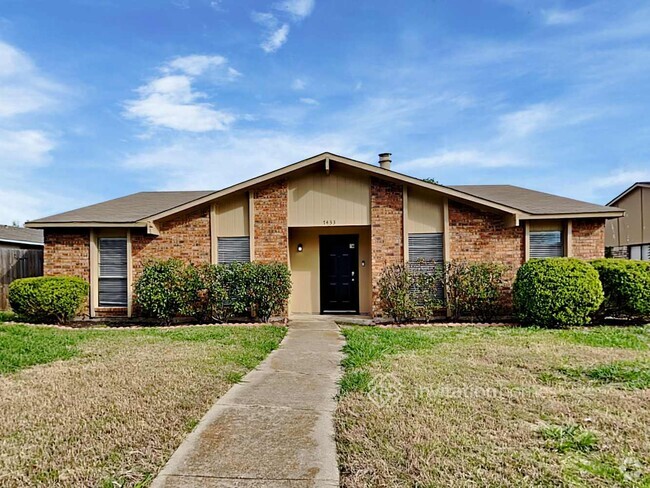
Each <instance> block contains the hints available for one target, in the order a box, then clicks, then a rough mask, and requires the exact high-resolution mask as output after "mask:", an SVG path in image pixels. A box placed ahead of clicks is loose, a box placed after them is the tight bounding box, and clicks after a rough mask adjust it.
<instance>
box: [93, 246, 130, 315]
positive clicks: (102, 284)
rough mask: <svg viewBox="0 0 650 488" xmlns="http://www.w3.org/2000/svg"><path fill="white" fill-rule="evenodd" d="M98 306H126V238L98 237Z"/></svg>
mask: <svg viewBox="0 0 650 488" xmlns="http://www.w3.org/2000/svg"><path fill="white" fill-rule="evenodd" d="M99 306H100V307H126V306H127V256H126V238H123V237H119V238H117V237H110V238H109V237H106V238H100V239H99Z"/></svg>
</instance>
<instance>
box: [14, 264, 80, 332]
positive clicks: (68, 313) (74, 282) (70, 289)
mask: <svg viewBox="0 0 650 488" xmlns="http://www.w3.org/2000/svg"><path fill="white" fill-rule="evenodd" d="M88 291H89V285H88V283H87V282H86V281H84V280H82V279H81V278H73V277H67V276H41V277H37V278H22V279H18V280H15V281H14V282H13V283H11V285H9V304H10V305H11V308H12V309H13V311H14V312H16V313H17V314H18V315H20V316H23V317H25V318H27V319H28V320H30V321H34V322H46V323H50V322H56V323H59V324H63V323H66V322H69V321H70V320H72V319H73V318H74V317H75V315H77V313H79V311H80V310H81V307H82V306H83V304H84V302H85V300H86V299H87V298H88Z"/></svg>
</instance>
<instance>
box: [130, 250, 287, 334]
mask: <svg viewBox="0 0 650 488" xmlns="http://www.w3.org/2000/svg"><path fill="white" fill-rule="evenodd" d="M290 293H291V274H290V272H289V268H288V267H287V265H286V264H281V263H256V262H253V263H231V264H218V265H199V266H195V265H193V264H188V265H185V264H184V263H183V262H182V261H179V260H175V259H170V260H167V261H150V262H148V263H147V264H146V265H145V267H144V270H143V272H142V275H141V276H140V278H139V279H138V281H137V282H136V285H135V295H136V298H135V299H136V303H137V304H138V305H139V306H140V308H141V310H142V312H143V313H144V314H145V315H148V316H150V317H155V318H157V319H159V320H161V321H162V322H164V323H170V322H171V320H172V319H173V318H175V317H178V316H186V317H193V318H194V319H196V320H198V321H201V322H206V321H213V320H216V321H218V322H226V321H228V320H230V319H231V318H232V317H234V316H241V315H248V316H255V317H257V318H258V319H259V320H261V321H262V322H268V320H269V319H270V318H271V316H272V315H273V314H277V313H281V312H282V311H283V308H284V307H285V305H286V302H287V300H288V299H289V294H290Z"/></svg>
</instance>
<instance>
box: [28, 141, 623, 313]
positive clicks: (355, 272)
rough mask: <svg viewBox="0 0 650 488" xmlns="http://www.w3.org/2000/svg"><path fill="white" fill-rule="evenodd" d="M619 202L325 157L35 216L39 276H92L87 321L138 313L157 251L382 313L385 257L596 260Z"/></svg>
mask: <svg viewBox="0 0 650 488" xmlns="http://www.w3.org/2000/svg"><path fill="white" fill-rule="evenodd" d="M622 215H623V211H621V210H619V209H617V208H613V207H604V206H600V205H594V204H591V203H586V202H580V201H577V200H571V199H568V198H563V197H559V196H554V195H549V194H546V193H540V192H536V191H532V190H527V189H525V188H519V187H514V186H509V185H481V186H442V185H438V184H432V183H428V182H425V181H422V180H420V179H417V178H413V177H410V176H407V175H403V174H400V173H397V172H395V171H391V169H390V154H388V153H384V154H381V155H380V161H379V165H371V164H367V163H362V162H359V161H355V160H352V159H349V158H346V157H341V156H337V155H335V154H331V153H323V154H319V155H317V156H314V157H311V158H309V159H305V160H303V161H300V162H297V163H294V164H291V165H289V166H286V167H283V168H281V169H278V170H276V171H273V172H271V173H268V174H265V175H262V176H260V177H257V178H253V179H251V180H248V181H244V182H242V183H239V184H236V185H233V186H231V187H228V188H225V189H223V190H219V191H203V192H197V191H186V192H142V193H136V194H133V195H128V196H126V197H122V198H117V199H115V200H110V201H107V202H104V203H99V204H96V205H91V206H89V207H84V208H81V209H78V210H72V211H70V212H65V213H62V214H58V215H54V216H51V217H46V218H43V219H39V220H34V221H32V222H29V223H28V224H27V225H28V226H29V227H32V228H40V229H44V230H45V274H47V275H72V276H79V277H81V278H83V279H85V280H88V281H89V282H90V284H91V294H90V297H89V303H88V308H87V313H88V314H89V315H90V316H92V317H100V316H127V315H128V316H130V315H131V313H132V301H133V298H132V287H133V283H134V282H135V280H137V278H138V275H139V274H140V273H141V271H142V268H143V265H144V263H145V262H146V261H147V260H149V259H152V258H157V259H158V258H163V259H164V258H172V257H174V258H180V259H183V260H185V261H188V262H193V263H227V262H231V261H236V260H243V261H247V260H257V261H266V262H269V261H280V262H284V263H287V264H288V265H289V267H290V269H291V274H292V280H293V291H292V295H291V298H290V302H289V312H291V313H328V312H336V313H341V312H354V313H362V314H372V315H375V314H378V313H379V312H380V310H379V304H378V287H377V283H378V279H379V276H380V274H381V272H382V270H383V269H384V267H385V266H386V265H390V264H392V263H399V262H403V261H409V260H415V259H418V258H421V257H424V258H428V259H434V260H436V261H449V260H467V261H498V262H502V263H505V264H507V265H509V267H510V269H511V272H510V278H512V277H514V272H515V271H516V269H517V268H518V267H519V266H520V265H521V264H522V263H524V262H525V261H526V260H527V259H529V258H530V257H543V256H575V257H578V258H583V259H591V258H597V257H601V256H603V254H604V249H605V221H606V219H609V218H618V217H621V216H622Z"/></svg>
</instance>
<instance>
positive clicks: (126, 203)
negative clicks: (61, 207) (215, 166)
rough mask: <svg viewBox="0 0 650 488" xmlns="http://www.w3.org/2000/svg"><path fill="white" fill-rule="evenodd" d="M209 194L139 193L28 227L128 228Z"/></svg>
mask: <svg viewBox="0 0 650 488" xmlns="http://www.w3.org/2000/svg"><path fill="white" fill-rule="evenodd" d="M211 193H214V191H143V192H140V193H133V194H132V195H127V196H125V197H120V198H115V199H113V200H108V201H107V202H102V203H97V204H95V205H89V206H87V207H82V208H78V209H76V210H71V211H69V212H63V213H60V214H56V215H52V216H50V217H45V218H42V219H38V220H32V221H30V222H29V223H30V224H38V223H84V224H85V223H89V222H93V223H97V224H113V223H116V224H132V223H136V222H139V221H142V220H145V219H147V218H148V217H151V216H152V215H156V214H159V213H160V212H164V211H168V210H171V209H173V208H175V207H178V206H179V205H184V204H187V203H190V202H192V201H194V200H196V199H198V198H201V197H204V196H206V195H209V194H211Z"/></svg>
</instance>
